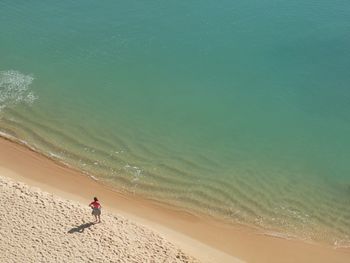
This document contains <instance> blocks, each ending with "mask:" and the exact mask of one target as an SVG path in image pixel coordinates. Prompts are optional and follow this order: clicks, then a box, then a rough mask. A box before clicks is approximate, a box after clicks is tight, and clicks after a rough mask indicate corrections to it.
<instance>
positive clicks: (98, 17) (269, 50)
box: [0, 0, 350, 246]
mask: <svg viewBox="0 0 350 263" xmlns="http://www.w3.org/2000/svg"><path fill="white" fill-rule="evenodd" d="M0 132H1V133H0V134H1V135H2V136H12V138H16V139H17V140H20V141H22V142H26V143H27V144H28V145H29V146H30V147H32V148H33V149H36V150H37V151H39V152H41V153H44V154H46V155H47V156H48V157H50V158H53V159H55V160H59V161H62V162H64V163H66V164H69V165H70V166H73V167H76V168H78V169H80V170H82V171H83V172H85V173H87V174H89V175H91V176H93V177H95V178H97V179H98V180H102V181H104V182H105V183H108V184H111V185H113V186H114V187H115V188H116V189H117V190H118V191H126V192H132V193H135V194H138V195H141V196H145V197H147V198H152V199H155V200H160V201H162V202H166V203H168V204H171V205H177V206H179V207H181V208H183V209H185V210H188V211H191V212H193V213H205V214H207V215H211V216H214V217H216V218H220V219H224V220H226V221H228V222H232V223H239V224H246V225H250V226H254V227H257V228H258V229H259V231H260V230H261V231H263V233H266V234H271V235H277V236H282V237H286V238H294V237H295V238H301V239H304V240H307V241H316V242H326V243H328V244H331V245H335V246H349V245H350V2H349V1H348V0H346V1H345V0H344V1H343V0H334V1H325V0H319V1H313V0H311V1H301V0H296V1H287V0H266V1H257V0H254V1H252V0H246V1H228V0H222V1H219V2H215V1H208V0H204V1H193V0H189V1H156V0H155V1H135V0H129V1H112V0H106V1H102V2H101V1H92V0H84V1H83V0H76V1H67V0H64V1H38V0H37V1H36V0H33V1H14V0H11V1H10V0H1V1H0Z"/></svg>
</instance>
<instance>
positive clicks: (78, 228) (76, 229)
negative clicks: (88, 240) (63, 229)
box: [68, 222, 94, 234]
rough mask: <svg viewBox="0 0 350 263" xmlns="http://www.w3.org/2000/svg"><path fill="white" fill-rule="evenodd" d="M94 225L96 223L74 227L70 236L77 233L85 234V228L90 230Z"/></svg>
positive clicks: (70, 231)
mask: <svg viewBox="0 0 350 263" xmlns="http://www.w3.org/2000/svg"><path fill="white" fill-rule="evenodd" d="M92 225H94V223H91V222H90V223H85V224H81V225H80V226H77V227H73V228H72V229H71V230H69V231H68V233H69V234H73V233H75V232H78V233H83V232H84V230H85V228H89V227H90V226H92Z"/></svg>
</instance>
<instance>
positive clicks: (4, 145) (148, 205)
mask: <svg viewBox="0 0 350 263" xmlns="http://www.w3.org/2000/svg"><path fill="white" fill-rule="evenodd" d="M0 175H2V176H6V177H8V178H11V179H12V180H15V181H16V182H24V183H25V184H26V185H29V186H34V187H38V188H40V191H44V192H48V193H51V194H54V195H55V196H58V197H61V198H64V199H65V200H72V203H74V202H77V203H78V204H88V203H89V202H90V200H91V198H92V197H93V196H98V197H99V199H100V200H101V202H102V203H103V206H104V211H106V212H107V213H109V214H113V215H117V216H121V217H125V218H127V219H128V220H130V221H131V222H135V224H136V225H138V226H144V227H146V228H147V229H149V230H150V231H152V233H156V234H157V235H159V236H161V237H162V238H164V240H166V241H167V242H169V243H171V244H173V245H174V247H176V248H178V249H180V250H181V251H183V253H184V254H186V255H190V256H192V257H194V258H197V259H198V260H200V261H202V262H239V260H241V261H246V262H349V261H350V250H349V249H334V248H331V247H328V246H324V245H320V244H309V243H305V242H303V241H300V240H288V239H283V238H279V237H273V236H266V235H263V234H261V233H259V232H258V231H257V230H255V229H252V228H249V227H245V226H233V225H228V224H226V223H224V222H219V221H217V220H215V219H213V218H210V217H207V216H198V215H192V214H190V213H188V212H186V211H182V210H181V209H178V208H176V207H172V206H168V205H166V204H162V203H160V202H155V201H152V200H148V199H146V198H143V197H140V196H135V195H132V194H125V193H119V192H118V191H116V190H115V189H111V188H110V187H108V186H107V185H104V184H102V183H100V182H98V181H95V180H93V179H91V178H90V177H88V176H87V175H84V174H82V173H80V172H79V171H76V170H74V169H71V168H69V167H65V166H64V165H62V164H59V163H56V162H54V161H52V160H50V159H49V158H47V157H45V156H42V155H41V154H38V153H37V152H34V151H32V150H30V149H28V147H26V146H24V145H20V144H18V143H14V142H11V141H9V140H7V139H0ZM19 209H20V208H19Z"/></svg>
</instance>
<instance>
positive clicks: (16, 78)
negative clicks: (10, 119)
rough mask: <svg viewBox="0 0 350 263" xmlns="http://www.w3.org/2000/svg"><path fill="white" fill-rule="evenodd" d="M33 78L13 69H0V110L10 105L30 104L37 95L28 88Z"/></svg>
mask: <svg viewBox="0 0 350 263" xmlns="http://www.w3.org/2000/svg"><path fill="white" fill-rule="evenodd" d="M33 80H34V78H33V76H31V75H24V74H22V73H20V72H18V71H15V70H8V71H0V111H1V110H3V109H5V108H6V107H8V106H10V105H16V104H18V103H26V104H28V105H31V104H32V103H33V102H34V101H35V100H36V99H37V98H38V97H37V96H36V95H35V94H34V93H33V92H32V91H30V90H29V86H30V85H31V84H32V82H33Z"/></svg>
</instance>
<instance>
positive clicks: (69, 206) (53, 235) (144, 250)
mask: <svg viewBox="0 0 350 263" xmlns="http://www.w3.org/2000/svg"><path fill="white" fill-rule="evenodd" d="M0 198H1V200H2V201H3V204H4V205H3V207H2V213H1V214H0V236H1V237H2V238H1V239H2V242H1V245H0V262H135V263H136V262H154V263H156V262H174V263H175V262H198V261H196V260H195V259H193V258H191V257H190V256H188V255H185V254H184V253H183V252H182V251H181V250H180V249H178V248H176V247H175V246H174V245H173V244H171V243H169V242H167V241H166V240H165V239H164V238H162V237H161V236H159V235H158V234H156V233H154V232H152V231H151V230H149V229H147V228H145V227H143V226H139V225H136V224H135V223H132V222H130V221H129V220H127V219H126V218H123V217H122V216H119V215H117V216H115V215H112V214H108V213H106V212H103V218H102V219H103V223H101V224H96V225H94V224H92V223H90V220H91V219H92V218H91V215H90V210H89V208H88V207H87V206H82V205H80V204H78V203H76V202H72V201H68V200H63V199H61V198H59V197H57V196H54V195H52V194H48V193H45V192H41V191H40V190H39V189H37V188H31V187H28V186H27V185H25V184H22V183H18V182H14V181H12V180H10V179H8V178H5V177H1V176H0ZM13 222H16V223H15V224H14V223H13ZM5 237H6V238H5Z"/></svg>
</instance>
